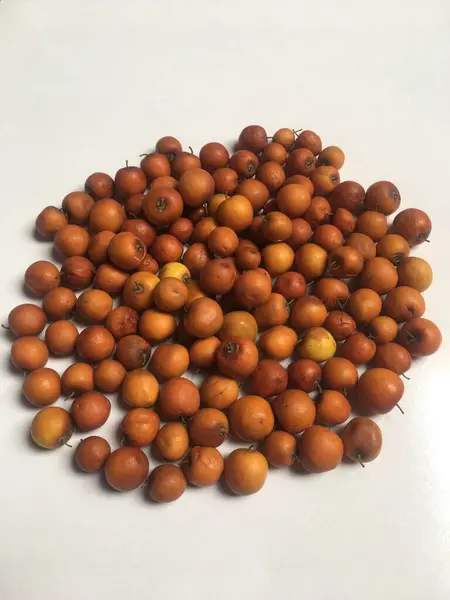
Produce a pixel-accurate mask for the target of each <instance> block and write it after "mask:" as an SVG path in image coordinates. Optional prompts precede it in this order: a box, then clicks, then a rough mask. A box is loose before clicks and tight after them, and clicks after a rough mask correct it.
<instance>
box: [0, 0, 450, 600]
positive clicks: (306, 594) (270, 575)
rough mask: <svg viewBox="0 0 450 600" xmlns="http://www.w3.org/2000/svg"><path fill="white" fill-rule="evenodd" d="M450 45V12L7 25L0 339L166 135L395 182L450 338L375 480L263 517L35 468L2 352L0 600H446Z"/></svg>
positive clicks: (47, 7)
mask: <svg viewBox="0 0 450 600" xmlns="http://www.w3.org/2000/svg"><path fill="white" fill-rule="evenodd" d="M449 30H450V4H449V2H448V0H440V1H439V0H434V1H433V0H428V1H427V2H422V1H421V2H418V1H416V0H409V1H400V0H397V1H393V0H389V1H385V0H378V1H377V2H370V3H369V2H366V1H364V0H355V1H351V0H347V1H341V2H337V1H332V0H331V1H330V0H321V1H320V2H312V1H308V2H305V1H300V0H292V1H286V0H285V1H284V2H281V1H279V2H275V1H274V0H259V1H253V0H252V1H245V0H240V1H235V0H229V1H227V2H222V1H213V0H208V1H207V0H204V1H201V0H189V1H187V0H185V1H183V0H164V1H157V0H153V1H150V0H141V1H138V0H128V1H127V0H122V1H120V2H119V1H117V0H78V1H72V2H68V1H63V0H28V1H26V0H3V2H1V3H0V211H1V219H0V227H1V230H0V243H1V267H2V268H1V294H0V303H1V318H2V319H3V321H5V319H6V317H7V314H8V312H9V310H10V309H11V308H12V307H13V306H15V305H16V304H18V303H19V302H21V301H24V299H25V296H24V295H23V293H22V289H21V285H22V284H21V282H22V277H23V272H24V271H25V269H26V267H27V266H28V265H29V264H30V263H31V262H33V261H34V260H36V259H38V258H41V257H43V258H45V257H47V256H49V252H50V250H49V247H48V246H47V245H46V244H44V243H42V242H39V241H38V240H36V239H34V237H33V234H32V225H33V221H34V219H35V216H36V215H37V214H38V212H39V211H40V210H41V209H42V208H43V207H44V206H46V205H48V204H58V203H60V201H61V199H62V198H63V196H64V195H65V194H66V193H68V192H69V191H72V190H74V189H78V188H79V186H80V185H81V184H82V182H83V181H84V179H85V178H86V176H87V175H88V174H90V173H91V172H93V171H97V170H99V171H101V170H105V171H106V172H111V173H114V172H115V170H117V168H119V167H120V166H122V165H123V163H124V162H125V160H126V159H128V160H129V161H130V163H131V164H133V162H134V163H136V161H138V155H139V153H141V152H144V151H145V150H148V149H149V148H152V146H153V144H154V142H155V141H156V140H157V139H158V138H159V137H160V136H162V135H165V134H170V135H175V136H177V137H179V138H180V139H181V140H182V142H183V144H184V145H185V146H188V145H191V146H192V147H193V148H194V150H195V151H198V150H199V149H200V147H201V145H202V144H204V143H205V142H207V141H211V140H217V141H226V142H230V141H231V140H233V139H234V138H235V137H236V136H237V134H238V133H239V131H240V130H241V129H242V127H244V126H245V125H247V124H251V123H260V124H262V125H264V126H265V127H266V128H267V130H268V131H269V132H273V131H275V130H276V129H277V128H279V127H295V128H310V129H313V130H316V131H317V132H318V133H319V134H320V135H321V136H322V138H323V140H324V142H325V144H326V145H328V144H337V145H339V146H342V147H343V148H344V150H345V152H346V154H347V161H346V164H345V167H344V169H343V171H342V178H343V179H345V178H350V179H356V180H357V181H360V182H361V183H362V184H363V185H364V186H367V185H369V184H370V183H372V182H373V181H376V180H379V179H390V180H392V181H394V182H395V183H396V184H397V185H398V187H399V189H400V191H401V193H402V197H403V207H405V206H416V207H421V208H424V209H425V210H427V211H428V212H429V213H430V215H431V217H432V219H433V232H432V235H431V241H432V243H430V244H424V245H423V247H421V248H419V249H418V250H417V252H416V253H417V254H421V255H422V256H424V257H425V258H427V259H428V260H430V262H432V264H433V267H434V270H435V283H434V284H433V287H432V289H431V290H429V291H428V292H426V302H427V309H428V310H427V316H429V317H430V318H432V319H434V320H435V321H436V322H437V323H438V325H439V326H440V327H441V329H442V331H443V334H444V343H443V346H442V348H441V351H440V353H439V354H438V355H435V356H433V357H430V358H428V359H427V360H426V361H423V362H421V363H418V364H415V365H414V367H413V370H412V372H411V377H412V378H411V381H410V382H407V385H406V394H405V398H404V400H403V402H402V404H403V407H404V409H405V413H406V414H405V415H404V416H402V415H401V414H400V412H399V411H393V412H392V413H391V414H389V415H387V416H385V417H383V418H382V419H380V420H379V422H380V424H381V426H382V429H383V433H384V440H385V444H384V449H383V452H382V454H381V456H380V458H379V459H378V460H377V461H376V462H374V463H372V464H371V465H368V466H367V468H366V469H365V470H362V469H360V468H359V467H353V466H342V467H340V468H339V469H338V470H336V471H335V472H332V473H329V474H324V475H320V476H300V475H297V476H296V475H294V474H292V473H286V472H271V473H270V477H269V479H268V482H267V484H266V486H265V488H264V489H263V491H262V492H261V493H260V494H258V495H255V496H253V497H250V498H247V499H238V498H231V497H228V496H226V495H225V494H223V493H222V492H221V491H220V490H218V489H208V490H189V491H188V493H186V494H185V495H184V496H183V498H182V499H181V500H180V501H179V502H177V503H175V504H173V505H167V506H154V505H151V504H149V503H147V502H146V501H145V500H143V495H142V492H140V491H136V492H134V493H130V494H128V495H125V494H122V495H121V494H118V493H113V492H110V491H108V490H106V489H104V488H103V487H102V486H101V485H100V483H99V481H98V479H97V478H96V477H95V476H94V477H92V476H82V475H80V474H78V473H76V472H75V471H74V469H73V468H72V466H71V455H72V451H71V450H70V449H69V448H63V449H61V450H60V451H56V452H53V453H51V452H42V451H38V450H35V449H34V448H32V447H31V445H30V443H29V441H28V436H27V431H28V427H29V423H30V421H31V419H32V417H33V414H34V409H33V408H31V407H29V406H27V405H26V404H25V403H24V402H23V401H22V400H21V394H20V388H21V380H20V377H19V376H18V375H17V374H15V373H13V371H12V370H11V368H10V367H9V359H8V351H9V344H10V339H9V338H8V336H6V335H2V336H1V339H0V345H1V348H0V351H1V356H2V357H3V358H2V364H3V368H2V377H1V398H0V475H1V478H0V598H1V600H28V599H30V600H41V599H45V600H56V599H58V600H80V599H81V598H87V599H89V600H90V599H95V600H103V599H108V600H116V599H120V600H124V599H126V600H134V599H137V598H139V600H140V599H142V598H155V599H158V600H166V599H174V600H175V599H179V598H189V599H190V598H193V599H194V598H195V599H197V600H206V599H208V600H209V599H215V600H223V599H227V600H234V599H236V600H237V599H239V600H240V599H241V598H242V599H247V598H259V599H264V600H272V599H277V600H291V599H292V598H308V599H313V598H314V599H315V598H317V599H319V600H328V599H333V600H356V599H358V600H360V599H361V598H364V599H365V600H379V599H381V598H389V599H391V598H395V599H396V600H425V599H426V600H428V599H430V600H441V599H442V600H444V599H446V600H448V598H449V597H450V469H449V459H450V435H449V418H450V403H449V395H448V383H449V378H448V371H449V358H450V355H449V340H450V320H449V317H448V314H449V292H450V285H449V275H448V273H449V261H450V253H449V238H450V230H449V214H450V213H449V209H448V205H449V202H450V196H449V181H450V179H449V156H450V151H449V144H450V119H449V106H450V65H449V62H450V61H449V58H450V37H449V34H448V32H449ZM53 364H57V368H59V369H60V370H62V368H63V367H64V365H65V363H64V362H62V361H61V362H59V363H58V362H57V361H56V362H55V361H53ZM61 404H62V403H61ZM119 420H120V411H118V410H117V411H116V412H115V413H114V417H113V418H112V419H111V424H110V428H109V432H110V433H111V438H110V439H111V440H113V439H114V431H115V429H116V427H117V423H118V422H119Z"/></svg>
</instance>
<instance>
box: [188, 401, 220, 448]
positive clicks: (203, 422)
mask: <svg viewBox="0 0 450 600" xmlns="http://www.w3.org/2000/svg"><path fill="white" fill-rule="evenodd" d="M228 431H229V425H228V419H227V417H226V416H225V415H224V413H223V412H222V411H220V410H217V409H216V408H202V409H201V410H199V411H198V412H197V413H195V415H194V416H193V417H192V420H191V421H190V423H189V435H190V438H191V440H192V443H193V444H194V445H195V446H210V447H213V448H217V447H218V446H220V445H221V444H223V442H224V441H225V440H226V439H227V437H228Z"/></svg>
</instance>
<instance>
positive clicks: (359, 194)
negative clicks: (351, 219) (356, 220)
mask: <svg viewBox="0 0 450 600" xmlns="http://www.w3.org/2000/svg"><path fill="white" fill-rule="evenodd" d="M365 195H366V194H365V192H364V188H363V187H362V185H360V184H359V183H356V181H344V182H342V183H341V184H340V185H338V186H337V187H336V188H335V190H334V191H333V193H332V194H331V197H330V203H331V206H332V208H333V211H335V210H337V209H338V208H346V209H347V210H349V211H350V212H351V213H353V214H355V215H357V214H359V213H361V212H362V211H363V210H364V198H365Z"/></svg>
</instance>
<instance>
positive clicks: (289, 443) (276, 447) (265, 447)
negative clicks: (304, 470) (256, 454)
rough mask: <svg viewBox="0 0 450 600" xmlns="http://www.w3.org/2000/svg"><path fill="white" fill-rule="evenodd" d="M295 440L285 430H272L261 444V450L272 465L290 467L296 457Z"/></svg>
mask: <svg viewBox="0 0 450 600" xmlns="http://www.w3.org/2000/svg"><path fill="white" fill-rule="evenodd" d="M296 445H297V441H296V439H295V437H294V436H293V435H292V434H290V433H288V432H287V431H272V433H270V434H269V435H268V436H267V437H266V439H265V440H264V441H263V443H262V445H261V452H262V453H263V454H264V456H265V457H266V459H267V461H268V462H269V464H270V465H272V467H290V466H292V465H293V464H294V461H295V457H296V452H295V449H296Z"/></svg>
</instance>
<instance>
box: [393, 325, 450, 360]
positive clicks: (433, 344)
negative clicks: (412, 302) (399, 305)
mask: <svg viewBox="0 0 450 600" xmlns="http://www.w3.org/2000/svg"><path fill="white" fill-rule="evenodd" d="M398 342H399V344H401V345H402V346H404V347H405V348H406V349H407V350H408V352H409V353H410V354H411V356H429V355H430V354H434V353H435V352H437V351H438V350H439V348H440V346H441V343H442V334H441V332H440V331H439V329H438V327H437V326H436V325H435V324H434V323H433V322H432V321H429V320H428V319H423V318H419V319H412V320H411V321H408V322H407V323H405V324H404V325H403V327H402V328H401V329H400V333H399V336H398Z"/></svg>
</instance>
